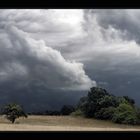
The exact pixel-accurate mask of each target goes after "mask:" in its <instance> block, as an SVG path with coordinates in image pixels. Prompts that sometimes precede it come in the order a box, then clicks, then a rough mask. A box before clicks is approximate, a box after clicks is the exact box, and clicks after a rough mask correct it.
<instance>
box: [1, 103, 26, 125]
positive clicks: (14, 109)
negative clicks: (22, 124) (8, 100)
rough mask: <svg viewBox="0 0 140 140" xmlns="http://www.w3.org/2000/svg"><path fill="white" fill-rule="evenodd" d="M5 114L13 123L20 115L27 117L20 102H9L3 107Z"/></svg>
mask: <svg viewBox="0 0 140 140" xmlns="http://www.w3.org/2000/svg"><path fill="white" fill-rule="evenodd" d="M2 112H3V114H5V115H6V118H7V119H8V120H9V121H11V122H12V123H14V122H15V120H16V119H17V118H19V117H22V116H23V117H26V118H27V114H26V113H25V112H24V111H23V108H22V107H21V106H20V105H18V104H14V103H12V104H8V105H6V106H5V107H4V108H3V111H2Z"/></svg>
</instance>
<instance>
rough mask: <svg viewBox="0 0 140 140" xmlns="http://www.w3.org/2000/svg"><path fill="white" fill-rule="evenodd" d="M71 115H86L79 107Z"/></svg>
mask: <svg viewBox="0 0 140 140" xmlns="http://www.w3.org/2000/svg"><path fill="white" fill-rule="evenodd" d="M71 116H84V114H83V112H82V111H81V110H80V109H78V110H76V111H75V112H72V113H71Z"/></svg>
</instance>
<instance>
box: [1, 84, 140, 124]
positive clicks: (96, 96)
mask: <svg viewBox="0 0 140 140" xmlns="http://www.w3.org/2000/svg"><path fill="white" fill-rule="evenodd" d="M1 114H2V115H5V116H6V118H7V119H8V120H10V121H11V122H12V123H14V122H15V120H16V119H17V118H19V117H21V116H23V117H26V118H27V116H28V115H73V116H83V117H85V118H95V119H100V120H110V121H112V122H115V123H120V124H133V125H136V124H140V108H138V107H137V106H136V105H135V101H134V100H133V99H131V98H130V97H128V96H122V97H118V96H114V95H113V94H110V93H109V92H108V91H106V90H105V89H103V88H100V87H92V88H91V89H90V90H89V92H88V94H87V96H85V97H82V98H80V100H79V102H78V103H77V105H76V106H72V105H64V106H63V107H62V108H61V109H60V110H59V111H57V110H54V111H52V110H46V111H45V112H32V113H28V115H27V113H25V111H24V110H23V108H22V107H21V106H20V105H17V104H8V105H6V106H4V107H3V108H2V110H1Z"/></svg>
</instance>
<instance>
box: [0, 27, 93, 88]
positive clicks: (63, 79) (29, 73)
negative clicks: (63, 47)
mask: <svg viewBox="0 0 140 140" xmlns="http://www.w3.org/2000/svg"><path fill="white" fill-rule="evenodd" d="M5 31H6V33H7V34H8V37H9V40H10V42H11V46H12V47H11V48H7V50H8V52H9V53H7V51H3V52H4V53H5V54H4V55H3V62H2V63H3V65H4V67H3V68H4V69H3V71H1V73H3V72H4V71H5V72H6V73H7V75H11V76H9V77H10V78H13V79H14V78H16V77H17V76H19V75H20V76H24V79H25V77H26V80H27V81H28V82H30V81H31V82H32V81H37V82H40V83H42V84H43V85H45V86H47V87H49V88H58V89H71V90H87V89H88V88H90V87H91V86H96V82H95V81H92V80H91V79H90V78H89V77H88V76H87V75H86V73H85V71H84V69H83V64H82V63H77V62H71V61H70V60H66V59H65V58H64V57H63V56H62V55H61V53H60V52H59V51H57V50H55V49H52V48H51V47H48V46H47V45H46V44H45V42H44V41H43V40H35V39H33V38H31V37H30V35H29V34H28V33H25V32H23V31H21V30H20V29H18V28H17V27H15V26H13V25H12V26H11V25H7V26H5ZM3 47H4V48H3ZM1 49H4V50H5V46H1ZM8 55H11V59H10V60H9V61H8V60H7V62H6V61H5V60H6V57H7V56H8ZM1 75H2V76H3V74H1ZM21 78H22V77H21ZM7 80H8V79H7ZM25 82H26V81H25Z"/></svg>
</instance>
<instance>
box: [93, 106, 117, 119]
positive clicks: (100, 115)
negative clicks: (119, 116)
mask: <svg viewBox="0 0 140 140" xmlns="http://www.w3.org/2000/svg"><path fill="white" fill-rule="evenodd" d="M114 112H115V107H108V108H102V109H100V110H99V111H98V112H96V113H95V115H94V117H95V118H96V119H101V120H111V119H112V117H113V114H114Z"/></svg>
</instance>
